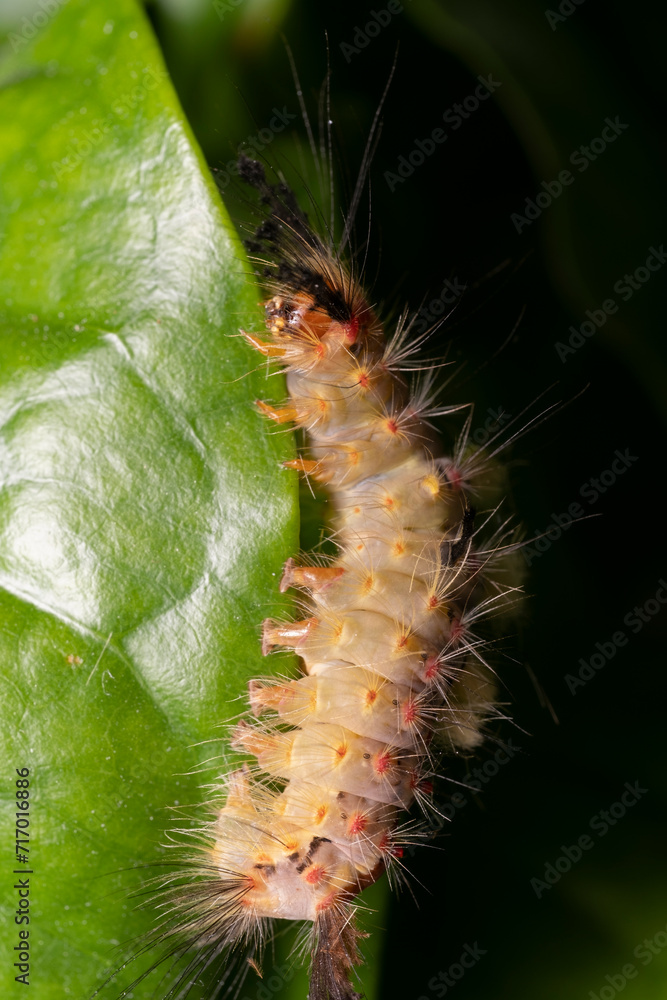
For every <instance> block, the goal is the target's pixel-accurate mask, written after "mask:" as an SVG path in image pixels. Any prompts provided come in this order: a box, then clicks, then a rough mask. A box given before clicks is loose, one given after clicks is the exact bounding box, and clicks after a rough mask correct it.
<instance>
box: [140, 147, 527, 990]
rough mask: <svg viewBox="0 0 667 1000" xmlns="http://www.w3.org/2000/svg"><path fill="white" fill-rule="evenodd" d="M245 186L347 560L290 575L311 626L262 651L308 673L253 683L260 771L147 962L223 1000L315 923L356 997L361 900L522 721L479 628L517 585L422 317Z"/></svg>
mask: <svg viewBox="0 0 667 1000" xmlns="http://www.w3.org/2000/svg"><path fill="white" fill-rule="evenodd" d="M239 174H240V176H241V178H242V180H244V181H245V182H246V183H247V184H248V185H250V186H251V187H253V188H255V189H256V190H257V192H258V194H259V198H260V203H261V205H262V206H263V209H264V211H265V217H264V218H263V220H262V222H261V223H260V225H259V226H258V227H257V229H256V232H255V233H254V236H253V238H252V239H251V240H249V241H247V245H248V249H249V250H250V252H251V254H252V255H253V256H254V258H255V260H256V261H258V262H260V263H261V266H262V267H263V269H264V278H265V283H266V286H267V288H268V290H269V292H270V297H269V299H268V301H267V302H266V304H265V314H266V326H267V329H268V334H269V336H268V339H264V338H265V336H266V335H260V334H259V333H257V332H256V331H248V332H246V331H243V333H244V336H245V338H246V340H247V341H248V342H249V343H250V344H251V345H252V346H253V347H254V348H255V349H256V350H257V351H258V352H259V353H260V355H261V356H263V357H265V358H266V359H268V360H269V361H275V362H277V363H278V364H279V365H280V366H281V367H282V368H283V369H284V370H285V371H286V372H287V384H288V391H289V400H288V401H287V403H286V404H285V405H282V406H275V405H272V404H269V403H266V402H261V401H260V402H258V406H259V407H260V409H261V410H262V412H263V413H264V414H265V415H266V416H267V418H269V419H271V420H273V421H274V422H275V423H276V424H277V425H283V424H288V423H292V424H295V425H296V426H298V427H301V428H304V429H305V431H306V432H307V434H308V454H307V456H306V455H302V456H301V457H299V458H298V459H297V460H296V461H294V462H291V463H288V465H290V466H291V467H292V468H295V469H298V470H299V471H300V472H302V473H303V474H305V475H306V476H308V477H312V478H313V479H315V480H317V481H319V482H321V483H322V484H324V485H325V486H326V487H327V489H328V491H329V495H330V498H331V504H332V507H333V508H334V510H335V511H336V523H335V526H334V534H333V542H334V544H335V546H336V548H337V551H338V554H337V555H336V556H335V557H331V558H324V557H322V556H316V557H313V558H310V559H309V558H305V559H302V560H301V561H300V562H298V563H297V562H296V561H295V560H294V559H290V560H289V561H288V562H287V564H286V566H285V569H284V574H283V577H282V581H281V584H280V589H281V590H282V591H286V590H288V589H293V590H295V591H298V592H299V593H300V594H301V595H302V596H301V598H300V603H301V605H302V606H303V608H304V615H303V616H302V617H301V618H298V619H297V620H293V621H289V622H286V621H285V622H278V621H275V620H267V621H266V622H265V623H264V629H263V637H262V642H263V651H264V652H265V653H266V654H268V653H270V652H271V651H272V649H274V648H276V647H282V648H289V649H293V650H294V651H295V652H296V653H297V654H298V655H299V656H300V657H301V660H302V662H303V673H302V675H301V676H299V677H280V678H275V677H264V678H259V679H255V680H253V681H251V683H250V689H249V701H250V710H251V715H252V716H253V718H251V719H250V720H247V719H243V720H241V722H239V723H238V725H237V726H236V727H235V729H234V731H233V734H232V738H231V746H232V747H233V748H234V749H235V750H238V751H241V752H243V753H244V754H245V755H246V757H249V758H250V759H249V760H248V761H247V762H246V763H245V764H244V765H243V766H242V767H240V768H238V769H236V770H233V771H232V772H231V773H230V774H228V775H227V776H226V778H225V779H224V787H225V795H224V799H223V804H220V803H219V804H218V806H217V809H216V815H215V817H214V819H213V820H212V821H211V822H210V823H209V824H208V825H207V826H206V827H205V828H204V829H202V830H200V831H198V832H197V836H198V838H199V849H198V851H197V852H193V851H190V853H189V854H187V855H186V856H185V859H184V862H183V867H182V868H181V870H180V871H177V872H175V873H173V874H172V875H170V876H169V877H168V878H166V879H165V878H158V879H157V880H156V882H155V885H156V886H158V887H159V890H160V891H159V894H158V896H157V899H158V904H159V907H160V908H161V910H162V912H163V918H162V919H161V920H160V921H159V922H158V924H157V926H156V928H155V931H154V933H153V934H152V935H151V936H150V940H149V942H148V945H147V947H148V946H149V945H152V944H153V943H156V942H159V943H160V944H164V943H165V942H166V943H167V946H168V952H167V954H168V956H169V957H175V958H180V957H182V956H187V958H186V963H187V964H186V966H185V968H184V970H183V971H181V972H180V973H179V977H178V979H177V981H176V983H175V984H174V985H173V986H172V987H171V989H170V991H169V992H168V994H167V996H168V997H176V996H178V997H181V996H186V995H187V994H188V992H189V989H190V987H191V986H192V985H193V984H194V983H195V982H201V981H202V977H204V978H205V977H208V978H209V985H210V987H211V988H212V989H213V993H212V995H215V996H219V995H222V991H223V989H227V987H231V986H232V985H233V984H232V983H230V978H231V976H232V975H233V971H232V970H233V968H234V964H233V962H231V961H230V960H231V959H233V958H238V957H244V958H245V963H243V962H242V963H241V966H240V975H242V974H243V972H244V971H247V968H248V966H252V967H255V968H257V967H258V963H259V962H260V961H261V954H262V949H263V946H264V944H265V942H266V941H267V940H268V939H270V937H271V934H272V922H273V921H274V920H275V919H279V920H280V919H282V920H296V921H304V922H305V924H306V927H310V928H311V929H312V930H311V931H309V932H308V939H309V944H308V947H309V949H310V951H311V953H312V983H311V991H310V998H311V1000H357V998H358V997H359V996H360V994H359V993H358V992H357V991H356V989H355V988H354V986H353V985H352V983H351V982H350V974H351V973H352V971H353V969H354V967H355V965H357V964H359V962H360V954H359V949H358V938H359V931H358V929H357V927H356V923H355V908H356V904H355V897H356V896H357V895H358V894H359V892H361V891H362V890H363V889H364V888H366V887H367V886H369V885H371V884H372V883H373V882H375V881H376V880H377V879H378V878H379V877H380V876H381V875H382V874H383V873H384V872H385V871H386V872H388V873H389V875H390V877H394V876H396V877H398V876H400V875H401V865H402V862H401V857H402V854H403V850H404V848H405V846H406V845H412V844H414V843H418V842H419V841H420V840H421V839H423V838H424V837H425V836H426V834H427V829H426V824H425V823H421V824H420V822H419V820H418V819H409V818H407V819H406V817H405V816H404V813H405V811H406V810H408V809H410V808H411V807H412V806H414V805H416V806H417V807H418V808H419V809H421V811H422V813H423V814H424V816H426V817H428V816H429V815H434V814H435V815H437V804H435V803H434V799H433V780H434V778H435V777H436V776H437V774H438V770H439V764H440V758H441V756H442V755H443V754H444V753H445V752H447V751H449V752H454V753H462V752H467V751H471V750H473V749H474V748H475V747H476V746H478V745H479V743H480V742H481V740H482V738H483V732H484V728H485V724H486V722H487V721H488V720H489V719H490V718H492V717H494V716H496V715H500V714H502V713H500V711H499V709H498V708H497V706H496V704H495V698H496V683H495V679H494V671H493V669H492V667H491V666H490V665H489V664H488V663H487V651H488V645H489V642H488V639H487V638H486V637H485V635H484V632H483V629H482V631H480V624H481V623H483V621H484V619H486V618H488V617H490V616H495V615H496V614H497V613H498V612H499V611H500V610H501V609H502V608H503V607H504V606H506V605H507V603H508V602H509V601H511V599H512V598H513V596H514V594H515V592H516V587H513V586H507V585H505V586H502V585H500V583H498V582H497V581H495V580H494V573H493V564H494V563H495V562H496V561H497V556H498V555H499V551H500V547H499V541H498V538H496V540H495V542H494V543H493V544H489V546H488V548H486V549H485V548H482V547H480V546H479V544H477V543H476V534H477V530H478V528H477V523H478V521H479V520H480V517H479V516H478V515H477V513H476V510H475V508H474V506H473V504H472V499H471V497H472V494H473V491H474V490H475V489H476V488H477V487H478V486H479V485H480V479H481V478H483V476H482V473H483V472H484V471H485V468H486V466H487V458H486V457H485V455H484V454H483V452H482V451H475V449H474V448H471V447H470V445H469V440H468V433H469V428H470V422H469V420H468V422H467V423H466V426H465V428H464V430H463V432H462V435H461V437H460V439H459V442H458V444H457V446H456V449H455V453H454V455H453V456H450V457H443V456H441V455H440V448H439V444H438V440H437V436H436V433H435V430H434V428H433V427H432V424H431V421H432V419H433V418H434V417H436V416H441V415H445V414H449V413H451V412H453V411H455V410H459V409H461V407H459V406H455V405H451V406H448V405H442V406H441V405H438V404H437V403H436V402H435V396H434V392H433V373H432V372H429V373H428V374H427V375H425V376H422V377H421V379H417V380H415V379H414V378H411V376H414V375H415V371H413V370H416V369H419V368H420V367H421V365H420V364H419V363H418V362H417V361H416V360H414V356H415V352H416V351H417V350H418V349H419V347H420V346H421V344H422V343H423V340H424V339H425V338H424V335H421V334H420V335H417V334H416V333H415V332H414V326H415V321H414V320H412V321H411V320H410V319H409V318H408V317H407V316H403V317H402V318H401V319H400V320H399V321H398V323H397V324H396V327H395V330H394V331H393V333H392V334H391V335H386V334H385V331H384V328H383V326H382V324H381V322H380V319H379V317H378V315H377V312H376V309H375V307H374V306H373V305H372V304H371V302H370V300H369V298H368V294H367V292H366V291H365V290H364V289H363V288H362V285H361V283H360V281H359V278H358V277H357V275H356V273H355V267H354V264H353V263H348V262H346V261H345V258H344V248H345V243H346V236H344V237H343V239H342V240H341V241H340V242H339V243H338V244H336V243H335V242H334V240H333V237H330V238H325V237H323V236H320V235H318V233H317V232H316V231H315V230H314V229H313V228H312V227H311V225H310V223H309V221H308V219H307V216H306V215H305V213H304V212H303V211H302V210H301V209H300V207H299V206H298V204H297V201H296V199H295V197H294V195H293V194H292V192H291V190H290V189H289V188H288V186H287V185H286V184H285V183H284V182H283V181H282V180H281V179H278V180H277V181H276V182H271V181H269V180H268V179H267V174H266V170H265V168H264V166H263V165H262V164H260V163H258V162H256V161H253V160H250V159H248V158H246V157H244V156H242V157H241V158H240V160H239ZM362 182H363V170H362V175H361V179H360V182H359V183H362ZM354 200H356V194H355V199H353V201H354ZM348 235H349V234H348ZM481 520H482V522H485V521H487V520H488V515H487V513H486V512H485V513H482V514H481ZM141 978H143V977H141ZM139 981H140V980H138V981H137V982H139ZM135 985H136V983H135ZM122 995H123V996H125V995H127V991H126V993H124V994H122Z"/></svg>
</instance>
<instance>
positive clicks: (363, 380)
mask: <svg viewBox="0 0 667 1000" xmlns="http://www.w3.org/2000/svg"><path fill="white" fill-rule="evenodd" d="M370 384H371V380H370V378H369V377H368V372H361V374H360V375H359V385H360V386H361V388H362V389H368V387H369V386H370Z"/></svg>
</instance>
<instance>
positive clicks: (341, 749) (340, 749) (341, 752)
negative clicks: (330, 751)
mask: <svg viewBox="0 0 667 1000" xmlns="http://www.w3.org/2000/svg"><path fill="white" fill-rule="evenodd" d="M335 752H336V756H337V757H338V758H339V759H340V760H342V759H343V757H344V756H345V754H346V753H347V744H345V743H340V744H339V745H338V746H337V747H336V751H335Z"/></svg>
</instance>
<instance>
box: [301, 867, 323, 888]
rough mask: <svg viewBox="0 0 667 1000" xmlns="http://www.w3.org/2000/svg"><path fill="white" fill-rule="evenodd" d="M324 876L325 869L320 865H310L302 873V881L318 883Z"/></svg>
mask: <svg viewBox="0 0 667 1000" xmlns="http://www.w3.org/2000/svg"><path fill="white" fill-rule="evenodd" d="M324 876H325V869H324V867H323V866H322V865H312V866H311V867H310V868H307V869H306V870H305V872H304V873H303V879H304V882H307V883H308V885H319V884H320V882H321V881H322V880H323V878H324Z"/></svg>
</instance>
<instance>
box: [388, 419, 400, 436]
mask: <svg viewBox="0 0 667 1000" xmlns="http://www.w3.org/2000/svg"><path fill="white" fill-rule="evenodd" d="M385 426H386V428H387V430H388V431H389V433H390V434H398V424H397V423H396V421H395V420H387V422H386V424H385Z"/></svg>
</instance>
